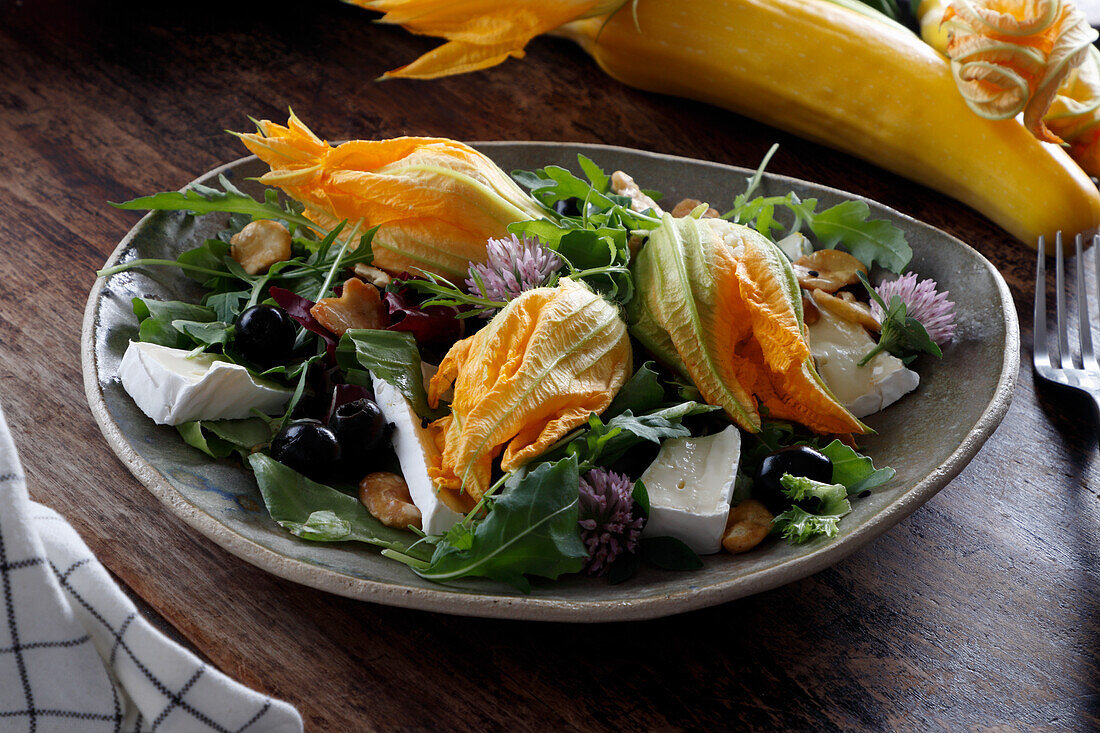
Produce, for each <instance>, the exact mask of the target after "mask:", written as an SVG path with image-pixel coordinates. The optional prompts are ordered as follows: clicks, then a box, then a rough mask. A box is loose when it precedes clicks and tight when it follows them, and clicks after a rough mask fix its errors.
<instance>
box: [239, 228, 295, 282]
mask: <svg viewBox="0 0 1100 733" xmlns="http://www.w3.org/2000/svg"><path fill="white" fill-rule="evenodd" d="M290 242H291V240H290V232H289V231H287V228H286V227H285V226H283V225H282V224H280V223H279V222H277V221H271V220H270V219H260V220H259V221H253V222H250V223H248V224H247V225H245V227H244V229H242V230H240V231H239V232H237V233H236V234H234V235H233V237H232V238H231V239H230V240H229V244H231V245H232V246H231V247H230V249H229V256H230V257H232V258H233V259H235V260H236V261H237V262H238V263H239V264H240V266H241V267H242V268H243V269H244V271H245V272H247V273H248V274H249V275H259V274H260V273H262V272H267V270H268V268H269V267H271V266H272V265H274V264H275V263H276V262H284V261H285V260H289V259H290V258H291V256H292V253H291V250H290Z"/></svg>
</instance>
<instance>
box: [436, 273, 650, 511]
mask: <svg viewBox="0 0 1100 733" xmlns="http://www.w3.org/2000/svg"><path fill="white" fill-rule="evenodd" d="M631 357H632V355H631V349H630V339H629V338H628V337H627V332H626V324H625V323H624V322H623V320H622V318H620V316H619V312H618V309H617V308H615V306H613V305H611V304H610V303H608V302H607V301H606V300H604V299H603V298H602V297H601V296H600V295H598V294H596V293H594V292H592V291H591V290H589V289H588V287H587V286H585V285H584V284H582V283H580V282H575V281H573V280H570V279H568V278H565V279H562V280H561V281H560V282H559V283H558V285H557V286H556V287H553V288H536V289H534V290H528V291H526V292H524V293H523V294H522V295H520V296H519V297H518V298H516V299H515V300H513V301H511V302H510V303H508V305H507V306H506V307H504V308H503V309H502V310H501V311H500V312H499V313H498V314H497V315H496V316H494V318H493V320H491V321H490V322H489V323H488V325H486V326H485V328H483V329H481V330H480V331H478V332H477V333H476V334H474V335H473V336H471V337H469V338H467V339H464V340H462V341H459V342H458V343H456V344H455V345H454V346H453V347H451V350H450V351H449V352H448V353H447V356H446V357H445V358H444V359H443V362H442V363H441V364H440V365H439V371H438V372H437V373H436V374H435V376H434V377H432V380H431V383H430V385H429V388H428V401H429V403H430V404H431V405H432V406H433V407H434V406H435V405H436V404H438V402H439V399H440V395H442V394H443V393H444V392H445V391H446V390H447V388H448V387H450V386H451V384H452V383H453V384H454V400H453V401H452V402H451V414H450V415H447V416H446V417H443V418H441V419H439V420H437V421H435V422H434V423H432V424H431V430H432V432H433V434H434V435H435V439H436V444H437V445H438V446H439V448H440V451H441V455H440V458H439V462H438V463H437V464H436V465H434V466H432V467H430V468H429V474H430V475H431V477H432V479H433V480H435V481H436V483H437V484H438V485H439V486H441V487H444V488H446V489H451V490H455V491H462V492H466V493H468V494H470V495H471V496H472V497H473V498H474V499H480V498H481V496H482V494H484V493H485V491H486V489H488V488H489V477H490V472H491V467H492V462H493V459H494V458H495V457H496V456H498V455H500V453H501V451H502V450H503V451H504V456H503V457H502V458H501V461H500V467H501V468H502V469H503V470H505V471H511V470H513V469H515V468H519V467H520V466H523V465H524V464H526V463H527V462H529V461H530V460H531V459H533V458H536V457H538V456H539V455H540V454H542V453H543V452H545V451H546V449H547V448H548V447H549V446H550V445H552V444H553V443H555V442H556V441H558V440H559V439H560V438H562V437H564V436H565V434H566V433H568V432H569V431H570V430H572V429H573V428H576V427H578V426H580V425H582V424H584V422H585V421H586V420H587V419H588V416H589V415H590V414H592V413H596V414H599V413H601V412H603V411H604V410H605V409H606V408H607V406H608V405H609V404H611V400H612V399H614V397H615V394H616V393H617V392H618V391H619V388H620V387H622V385H623V383H624V382H625V381H626V377H627V375H628V374H630V372H631ZM505 444H507V448H505Z"/></svg>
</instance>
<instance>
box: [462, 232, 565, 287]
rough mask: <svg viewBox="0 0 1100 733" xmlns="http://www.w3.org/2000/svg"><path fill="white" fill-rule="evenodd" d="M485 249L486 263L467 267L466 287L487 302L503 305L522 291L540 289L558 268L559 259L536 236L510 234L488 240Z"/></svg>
mask: <svg viewBox="0 0 1100 733" xmlns="http://www.w3.org/2000/svg"><path fill="white" fill-rule="evenodd" d="M485 249H486V251H487V253H488V255H489V261H488V262H486V263H485V264H484V265H483V264H480V263H472V264H471V265H470V270H469V275H470V277H469V279H467V280H466V288H467V289H468V290H469V291H470V293H471V294H473V295H477V296H479V297H481V298H488V299H489V300H498V301H504V302H507V301H509V300H511V299H512V298H515V297H516V296H518V295H519V294H520V293H522V292H523V291H525V290H531V289H532V288H538V287H541V286H543V285H545V284H546V282H547V281H548V280H549V279H550V276H551V275H553V274H554V273H555V272H557V271H558V269H559V268H560V267H561V265H562V262H561V258H560V257H558V256H557V255H556V254H555V253H554V252H553V251H552V250H550V249H547V248H546V247H545V246H544V245H543V244H542V242H540V241H539V240H538V238H537V237H523V238H522V239H520V238H519V237H517V236H516V235H515V234H513V235H511V236H510V237H509V238H507V239H490V240H489V241H488V243H486V245H485ZM479 280H480V282H479ZM482 285H484V292H482V290H483V289H482Z"/></svg>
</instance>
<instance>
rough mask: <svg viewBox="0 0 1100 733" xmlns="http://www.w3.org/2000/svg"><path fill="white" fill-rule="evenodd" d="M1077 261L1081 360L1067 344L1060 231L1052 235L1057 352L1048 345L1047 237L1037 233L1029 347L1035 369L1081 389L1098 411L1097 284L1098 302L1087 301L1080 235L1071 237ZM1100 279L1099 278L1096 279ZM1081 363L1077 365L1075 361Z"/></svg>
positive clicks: (1099, 248)
mask: <svg viewBox="0 0 1100 733" xmlns="http://www.w3.org/2000/svg"><path fill="white" fill-rule="evenodd" d="M1074 244H1075V245H1076V249H1077V252H1076V262H1077V337H1078V342H1079V345H1080V361H1079V362H1075V360H1074V358H1073V354H1072V353H1071V351H1070V348H1069V328H1068V323H1067V321H1068V320H1069V319H1068V317H1067V312H1066V288H1065V256H1064V255H1063V252H1062V233H1061V232H1058V234H1057V235H1056V236H1055V238H1054V260H1055V271H1054V280H1055V293H1056V295H1055V319H1056V321H1057V326H1058V333H1057V342H1058V356H1057V358H1056V359H1052V357H1051V355H1050V351H1049V350H1048V348H1047V290H1046V279H1047V277H1046V275H1047V273H1046V240H1044V238H1043V237H1039V265H1038V267H1037V268H1036V274H1035V321H1034V323H1035V344H1034V347H1033V348H1032V352H1033V355H1034V363H1035V371H1036V372H1037V373H1038V374H1039V376H1040V377H1042V378H1043V379H1046V380H1048V381H1050V382H1054V383H1055V384H1061V385H1065V386H1066V387H1072V388H1074V389H1076V390H1080V391H1081V392H1084V393H1085V394H1087V395H1089V396H1090V397H1092V400H1093V402H1094V403H1095V405H1096V409H1097V414H1098V415H1100V362H1097V360H1096V354H1095V353H1094V352H1093V348H1092V323H1091V320H1090V319H1096V318H1097V316H1098V314H1100V286H1098V291H1097V297H1096V298H1095V300H1096V301H1097V302H1095V303H1092V304H1090V303H1089V299H1088V293H1087V290H1088V289H1087V288H1086V286H1085V270H1086V268H1087V267H1088V262H1087V261H1086V260H1085V257H1084V255H1083V253H1082V250H1083V247H1082V241H1081V235H1080V234H1078V235H1077V237H1076V238H1075V240H1074ZM1090 259H1091V261H1092V272H1093V276H1094V279H1095V278H1096V276H1097V275H1098V274H1100V235H1096V236H1094V237H1093V240H1092V257H1091V258H1090ZM1097 283H1100V280H1097ZM1077 363H1080V366H1078V365H1077Z"/></svg>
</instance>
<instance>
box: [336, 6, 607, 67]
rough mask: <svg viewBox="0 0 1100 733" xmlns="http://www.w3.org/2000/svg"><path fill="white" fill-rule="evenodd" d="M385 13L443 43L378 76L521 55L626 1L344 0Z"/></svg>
mask: <svg viewBox="0 0 1100 733" xmlns="http://www.w3.org/2000/svg"><path fill="white" fill-rule="evenodd" d="M347 2H350V3H351V4H352V5H358V6H360V7H363V8H366V9H368V10H374V11H377V12H379V13H385V15H384V16H383V17H382V19H381V21H380V22H382V23H391V24H394V25H400V26H403V27H404V28H405V29H407V30H409V31H411V32H413V33H416V34H418V35H427V36H442V37H443V38H446V39H447V41H448V43H444V44H443V45H442V46H440V47H439V48H436V49H433V50H431V51H429V52H428V53H426V54H424V55H423V56H421V57H420V58H418V59H417V60H416V61H413V62H412V63H411V64H407V65H406V66H402V67H401V68H399V69H395V70H394V71H391V72H388V73H387V74H385V75H384V76H383V78H387V79H388V78H391V77H400V78H406V79H434V78H436V77H440V76H448V75H450V74H462V73H465V72H467V71H477V70H478V69H487V68H489V67H490V66H496V65H497V64H499V63H501V62H502V61H504V60H505V59H507V58H508V57H509V56H514V57H515V58H523V55H524V51H523V47H524V46H526V45H527V42H528V41H530V40H531V39H532V38H534V37H535V36H537V35H540V34H542V33H546V32H547V31H550V30H553V29H554V28H557V27H558V26H560V25H564V24H565V23H568V22H569V21H571V20H576V19H577V18H590V17H593V16H597V15H603V14H605V13H609V12H612V11H615V10H618V9H619V8H621V7H622V6H623V5H624V4H625V2H628V0H551V1H550V2H547V0H508V1H507V2H502V1H501V0H472V1H470V2H461V3H460V2H455V0H347Z"/></svg>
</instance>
